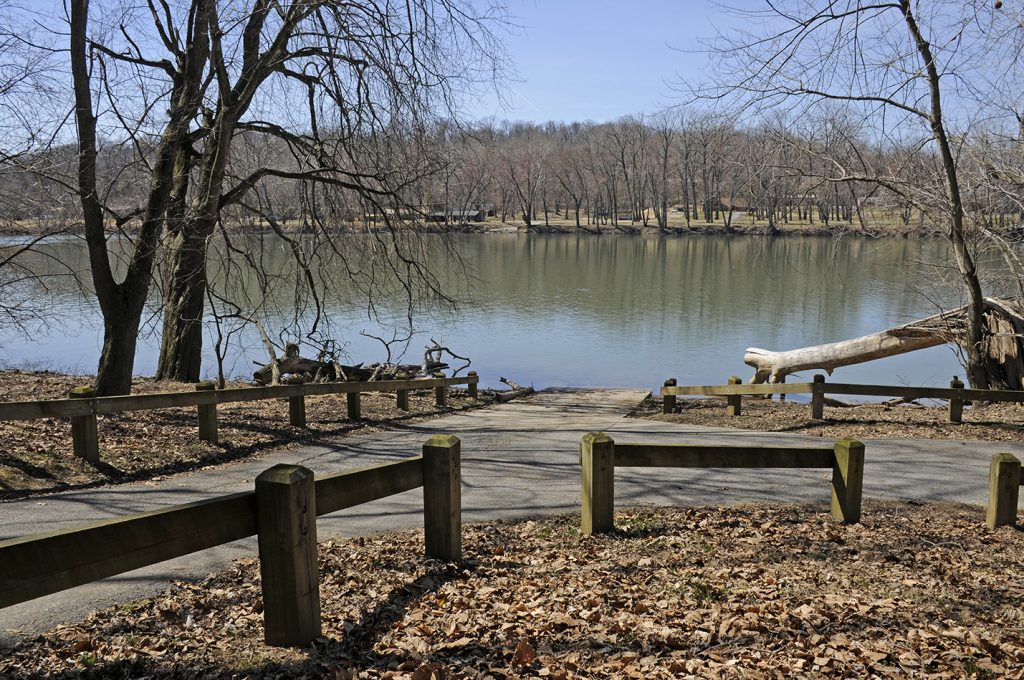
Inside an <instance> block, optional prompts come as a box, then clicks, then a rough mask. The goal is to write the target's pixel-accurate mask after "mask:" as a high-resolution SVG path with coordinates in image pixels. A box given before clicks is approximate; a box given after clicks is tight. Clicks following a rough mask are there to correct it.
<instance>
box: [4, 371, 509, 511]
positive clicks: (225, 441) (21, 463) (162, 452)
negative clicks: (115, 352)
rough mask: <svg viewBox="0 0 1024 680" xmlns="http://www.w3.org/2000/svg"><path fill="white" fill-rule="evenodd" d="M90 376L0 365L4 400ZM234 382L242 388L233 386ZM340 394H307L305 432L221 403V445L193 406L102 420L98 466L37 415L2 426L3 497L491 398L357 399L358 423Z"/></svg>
mask: <svg viewBox="0 0 1024 680" xmlns="http://www.w3.org/2000/svg"><path fill="white" fill-rule="evenodd" d="M91 380H92V378H91V377H88V376H72V375H64V374H60V373H50V372H46V371H40V372H27V371H0V401H21V400H32V399H57V398H63V397H66V396H67V393H68V390H69V389H70V388H72V387H76V386H79V385H86V384H89V383H90V382H91ZM229 386H230V387H245V386H246V384H245V383H232V384H230V385H229ZM193 389H195V386H194V385H191V384H184V383H175V382H168V381H159V382H158V381H155V380H152V379H148V378H135V380H134V382H133V384H132V392H133V393H134V394H147V393H152V392H178V391H191V390H193ZM345 399H346V398H345V395H328V396H322V397H309V398H307V399H306V422H307V427H306V428H295V427H292V426H290V425H289V424H288V403H287V401H286V400H276V401H257V402H247V403H240V404H224V405H221V406H219V407H218V409H217V416H218V421H219V422H218V431H219V436H220V442H219V443H218V444H217V445H212V444H208V443H206V442H201V441H199V437H198V429H197V428H198V425H197V419H196V410H195V408H173V409H161V410H159V411H137V412H131V413H121V414H116V415H110V416H102V417H100V418H99V437H100V463H99V464H98V465H91V464H89V463H86V462H85V461H83V460H81V459H79V458H75V456H74V455H73V454H72V451H71V423H70V421H67V420H55V419H43V420H29V421H16V422H4V423H0V442H2V444H3V446H2V447H0V500H2V499H7V498H16V497H18V496H24V495H27V494H31V493H43V492H48V491H58V490H65V489H69V488H75V487H83V486H94V485H99V484H114V483H121V482H128V481H135V480H140V479H153V478H157V479H159V478H161V477H163V476H165V475H170V474H175V473H178V472H185V471H188V470H196V469H200V468H204V467H208V466H213V465H219V464H222V463H226V462H230V461H236V460H242V459H245V458H249V457H252V456H255V455H258V454H260V453H263V452H266V451H268V450H270V449H274V448H282V447H291V446H298V445H302V444H308V443H312V442H316V443H325V442H331V441H336V440H337V439H340V438H341V437H343V436H344V435H346V434H347V433H349V432H352V431H353V430H364V429H369V430H371V431H372V429H374V428H380V427H382V426H385V425H386V424H387V423H389V422H396V421H410V420H413V419H420V418H430V417H438V416H442V415H445V414H447V413H451V412H453V411H460V410H465V409H468V408H476V407H479V406H482V405H486V404H489V403H493V401H494V400H493V396H492V395H490V394H489V393H485V392H484V391H482V390H481V394H480V400H479V401H474V400H470V399H468V398H467V397H466V392H465V390H460V389H452V390H451V391H450V393H449V399H448V405H447V407H446V408H444V409H438V408H437V407H436V405H435V403H434V392H433V390H424V391H422V392H419V393H417V392H411V393H410V395H409V411H399V410H398V409H397V408H396V406H395V395H394V394H379V393H367V394H364V395H363V396H362V417H363V419H362V420H361V421H359V422H353V421H350V420H347V419H346V414H347V410H346V408H347V407H346V401H345Z"/></svg>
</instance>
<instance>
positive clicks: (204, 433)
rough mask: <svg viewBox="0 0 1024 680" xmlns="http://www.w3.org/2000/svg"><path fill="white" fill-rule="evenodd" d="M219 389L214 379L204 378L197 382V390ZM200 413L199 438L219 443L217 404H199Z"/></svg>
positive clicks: (210, 390) (209, 390)
mask: <svg viewBox="0 0 1024 680" xmlns="http://www.w3.org/2000/svg"><path fill="white" fill-rule="evenodd" d="M216 389H217V383H215V382H214V381H212V380H204V381H203V382H200V383H196V392H213V391H215V390H216ZM196 410H197V411H198V413H199V439H200V440H201V441H204V442H210V443H211V444H216V443H217V404H215V403H214V404H199V406H197V407H196Z"/></svg>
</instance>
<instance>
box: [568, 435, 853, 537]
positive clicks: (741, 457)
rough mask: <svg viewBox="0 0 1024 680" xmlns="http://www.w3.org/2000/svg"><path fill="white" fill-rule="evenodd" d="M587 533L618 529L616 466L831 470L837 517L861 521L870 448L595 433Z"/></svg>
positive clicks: (583, 449)
mask: <svg viewBox="0 0 1024 680" xmlns="http://www.w3.org/2000/svg"><path fill="white" fill-rule="evenodd" d="M580 459H581V461H580V462H581V467H582V475H581V476H582V482H583V503H582V505H583V518H582V530H583V533H584V534H585V535H591V534H595V533H606V532H609V531H611V530H612V529H614V515H615V468H620V467H638V468H650V467H677V468H830V469H831V470H832V517H833V518H835V519H837V520H839V521H841V522H845V523H848V524H855V523H857V522H859V521H860V507H861V495H862V490H863V485H864V445H863V444H862V443H860V442H859V441H856V440H853V439H840V440H839V441H837V442H836V443H835V445H834V446H833V447H831V448H794V447H773V446H700V445H693V444H616V443H615V441H614V440H613V439H612V438H611V437H609V436H608V435H606V434H603V433H600V432H591V433H589V434H587V435H585V436H584V437H583V441H582V443H581V444H580Z"/></svg>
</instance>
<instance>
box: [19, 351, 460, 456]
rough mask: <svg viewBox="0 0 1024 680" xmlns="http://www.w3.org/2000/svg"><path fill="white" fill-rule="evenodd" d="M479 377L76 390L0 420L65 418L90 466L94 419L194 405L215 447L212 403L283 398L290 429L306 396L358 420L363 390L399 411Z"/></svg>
mask: <svg viewBox="0 0 1024 680" xmlns="http://www.w3.org/2000/svg"><path fill="white" fill-rule="evenodd" d="M478 383H479V377H478V376H477V374H476V372H475V371H470V372H469V374H468V375H467V376H466V377H465V378H416V379H411V380H381V381H374V382H330V383H303V384H299V385H270V386H267V387H236V388H229V389H223V390H218V389H216V385H215V383H213V382H201V383H198V384H197V385H196V391H195V392H162V393H157V394H129V395H125V396H118V397H97V396H96V392H95V390H93V389H92V388H90V387H76V388H74V389H72V390H71V391H70V395H69V396H70V398H68V399H43V400H38V401H9V402H0V421H9V420H38V419H40V418H68V419H70V420H71V438H72V443H73V446H74V452H75V455H76V456H78V457H79V458H84V459H85V460H87V461H90V462H97V461H99V459H100V447H99V435H98V430H97V416H101V415H108V414H111V413H123V412H125V411H152V410H157V409H164V408H177V407H182V406H195V407H196V409H197V415H198V424H199V439H201V440H203V441H207V442H210V443H212V444H216V443H217V405H218V404H229V403H238V402H246V401H263V400H270V399H287V400H288V422H289V423H290V424H291V425H293V426H295V427H305V426H306V401H305V400H306V397H311V396H321V395H326V394H344V395H346V396H347V401H348V404H347V405H348V418H349V419H350V420H359V419H360V418H361V408H362V407H361V396H360V395H361V394H362V393H363V392H395V393H396V395H397V405H398V408H399V409H402V410H408V409H409V392H410V391H415V390H423V389H433V390H434V396H435V402H436V404H437V406H438V407H444V405H445V404H446V403H447V396H448V387H449V386H451V385H467V386H468V392H469V397H470V398H472V399H475V398H476V397H477V385H478Z"/></svg>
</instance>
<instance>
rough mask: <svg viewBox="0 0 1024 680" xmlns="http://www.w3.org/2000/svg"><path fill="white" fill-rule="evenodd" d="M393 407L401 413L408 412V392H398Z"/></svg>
mask: <svg viewBox="0 0 1024 680" xmlns="http://www.w3.org/2000/svg"><path fill="white" fill-rule="evenodd" d="M395 405H396V406H397V407H398V408H399V409H401V410H403V411H408V410H409V390H398V392H397V399H396V404H395Z"/></svg>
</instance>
